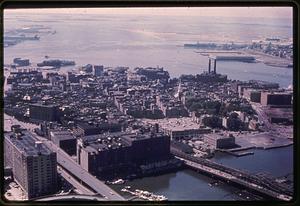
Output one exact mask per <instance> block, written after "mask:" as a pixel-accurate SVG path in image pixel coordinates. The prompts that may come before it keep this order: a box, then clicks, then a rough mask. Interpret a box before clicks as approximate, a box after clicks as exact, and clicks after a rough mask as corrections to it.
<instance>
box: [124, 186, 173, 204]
mask: <svg viewBox="0 0 300 206" xmlns="http://www.w3.org/2000/svg"><path fill="white" fill-rule="evenodd" d="M121 191H122V192H128V193H130V194H132V195H134V196H137V197H138V198H140V199H143V200H149V201H166V200H168V198H166V197H165V196H163V195H155V194H153V193H151V192H148V191H146V190H139V189H136V190H135V191H131V190H129V189H128V186H127V187H124V188H123V189H121Z"/></svg>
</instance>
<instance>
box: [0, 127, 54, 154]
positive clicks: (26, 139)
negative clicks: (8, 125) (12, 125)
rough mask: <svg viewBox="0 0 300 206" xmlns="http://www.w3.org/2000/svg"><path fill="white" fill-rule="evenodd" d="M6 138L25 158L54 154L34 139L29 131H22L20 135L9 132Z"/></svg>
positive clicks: (5, 135)
mask: <svg viewBox="0 0 300 206" xmlns="http://www.w3.org/2000/svg"><path fill="white" fill-rule="evenodd" d="M4 137H5V139H6V140H8V141H10V142H11V143H12V144H13V145H14V146H15V147H17V148H18V150H19V151H21V152H22V153H23V154H24V155H25V156H37V155H49V154H51V153H52V151H51V150H49V149H48V148H47V147H46V146H45V145H44V144H43V143H42V142H40V141H37V140H36V139H34V137H33V136H32V134H31V133H30V132H28V131H22V132H21V133H19V134H17V133H14V132H8V133H5V134H4Z"/></svg>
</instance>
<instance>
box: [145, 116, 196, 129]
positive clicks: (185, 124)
mask: <svg viewBox="0 0 300 206" xmlns="http://www.w3.org/2000/svg"><path fill="white" fill-rule="evenodd" d="M143 122H145V123H146V124H152V125H154V124H158V125H159V126H160V127H161V128H162V129H166V130H171V131H184V130H196V129H200V125H199V124H198V123H195V122H193V120H192V118H190V117H182V118H164V119H157V120H151V119H144V120H143Z"/></svg>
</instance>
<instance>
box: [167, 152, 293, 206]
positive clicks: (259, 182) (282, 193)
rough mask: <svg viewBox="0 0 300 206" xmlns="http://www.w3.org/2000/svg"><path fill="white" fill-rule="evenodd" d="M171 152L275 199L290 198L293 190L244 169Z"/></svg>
mask: <svg viewBox="0 0 300 206" xmlns="http://www.w3.org/2000/svg"><path fill="white" fill-rule="evenodd" d="M171 152H172V154H173V155H175V156H176V157H177V158H179V159H181V160H183V161H184V163H185V164H186V165H187V166H188V167H190V168H192V169H195V170H197V171H200V172H203V173H205V174H209V175H212V176H214V177H217V178H220V179H223V180H225V181H227V182H231V183H232V184H234V185H238V186H241V187H243V188H245V189H248V190H250V191H253V192H255V193H258V194H260V195H262V196H265V197H268V198H270V199H275V200H283V201H290V200H292V196H293V191H291V189H290V188H289V187H288V186H287V185H286V184H284V183H280V184H279V183H277V182H276V181H275V180H274V179H272V178H270V177H267V176H264V175H251V174H249V173H247V172H245V171H241V170H238V169H235V168H231V167H227V166H224V165H221V164H218V163H216V162H212V161H210V160H207V159H203V158H198V157H194V156H191V155H189V154H186V153H184V152H182V151H180V150H178V149H176V148H174V147H172V148H171Z"/></svg>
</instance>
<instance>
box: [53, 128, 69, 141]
mask: <svg viewBox="0 0 300 206" xmlns="http://www.w3.org/2000/svg"><path fill="white" fill-rule="evenodd" d="M50 135H51V137H52V136H53V137H55V138H57V139H59V140H68V139H75V136H74V135H72V133H71V132H69V131H66V130H64V131H51V132H50Z"/></svg>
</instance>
